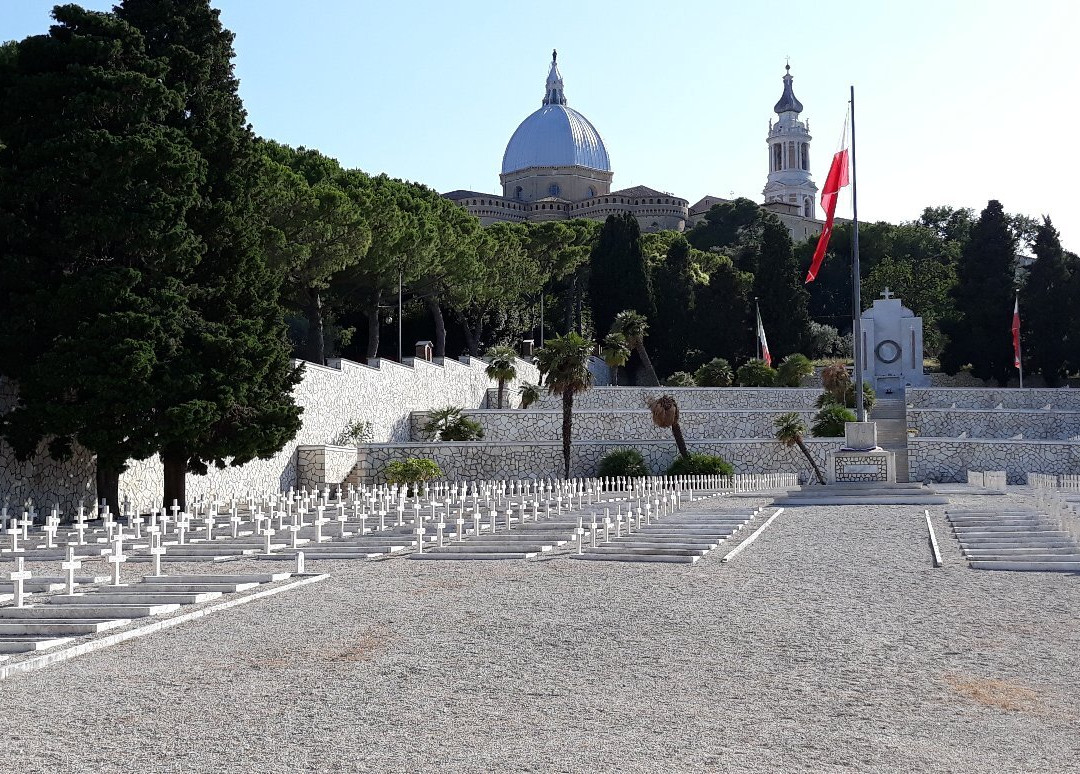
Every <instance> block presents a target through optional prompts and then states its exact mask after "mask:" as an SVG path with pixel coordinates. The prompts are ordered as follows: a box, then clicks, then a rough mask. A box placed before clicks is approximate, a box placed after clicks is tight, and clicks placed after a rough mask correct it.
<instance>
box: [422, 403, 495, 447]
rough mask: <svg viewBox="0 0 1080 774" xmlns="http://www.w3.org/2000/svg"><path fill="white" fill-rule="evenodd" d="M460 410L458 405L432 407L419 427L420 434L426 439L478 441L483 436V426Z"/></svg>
mask: <svg viewBox="0 0 1080 774" xmlns="http://www.w3.org/2000/svg"><path fill="white" fill-rule="evenodd" d="M462 410H463V409H461V408H459V407H458V406H447V407H446V408H441V409H432V410H431V411H429V412H428V421H427V422H425V423H424V426H423V427H421V428H420V432H421V434H422V435H423V436H424V438H426V439H428V440H434V439H436V438H438V439H439V440H440V441H479V440H480V439H481V438H483V437H484V428H483V427H482V426H481V425H480V423H479V422H477V421H476V420H475V419H469V418H468V417H465V416H462V415H461V412H462Z"/></svg>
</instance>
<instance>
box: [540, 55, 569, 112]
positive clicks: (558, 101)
mask: <svg viewBox="0 0 1080 774" xmlns="http://www.w3.org/2000/svg"><path fill="white" fill-rule="evenodd" d="M558 58H559V52H558V51H557V50H555V49H552V51H551V69H550V70H548V77H547V84H546V85H545V86H544V102H543V104H544V105H565V104H566V93H565V92H564V91H563V79H562V74H561V73H560V72H559V65H558V64H557V61H558Z"/></svg>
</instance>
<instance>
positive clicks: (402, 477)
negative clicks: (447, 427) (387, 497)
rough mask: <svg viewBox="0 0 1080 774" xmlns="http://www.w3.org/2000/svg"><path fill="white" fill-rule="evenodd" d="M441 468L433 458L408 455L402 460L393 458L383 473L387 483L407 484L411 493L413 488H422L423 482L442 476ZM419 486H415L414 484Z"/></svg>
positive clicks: (410, 493)
mask: <svg viewBox="0 0 1080 774" xmlns="http://www.w3.org/2000/svg"><path fill="white" fill-rule="evenodd" d="M442 474H443V472H442V469H441V468H440V467H439V465H438V464H437V463H436V462H435V460H429V459H425V458H423V457H409V458H408V459H404V460H394V461H393V462H391V463H389V464H388V465H387V466H386V470H384V471H383V475H384V476H385V477H386V483H388V484H407V485H408V486H409V492H408V493H409V495H412V494H413V490H414V488H422V487H423V484H424V482H426V481H434V480H435V479H437V478H442ZM417 484H419V485H420V486H419V487H417V486H416V485H417Z"/></svg>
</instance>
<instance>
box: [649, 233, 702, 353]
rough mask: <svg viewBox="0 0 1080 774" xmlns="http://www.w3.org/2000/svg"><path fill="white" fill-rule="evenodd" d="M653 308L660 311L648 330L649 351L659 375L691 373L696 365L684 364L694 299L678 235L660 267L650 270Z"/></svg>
mask: <svg viewBox="0 0 1080 774" xmlns="http://www.w3.org/2000/svg"><path fill="white" fill-rule="evenodd" d="M654 277H655V279H654V282H653V287H655V288H656V305H657V307H658V308H661V309H663V310H664V314H663V315H662V316H661V315H658V316H657V318H656V320H655V322H654V324H653V326H652V331H651V333H652V339H653V347H652V348H653V351H654V352H655V353H656V358H655V359H656V364H657V368H658V369H659V371H660V373H663V374H670V373H672V372H674V371H679V370H690V371H692V370H694V368H696V367H697V366H698V365H700V363H694V364H689V363H687V361H686V353H687V350H689V349H690V348H691V341H692V340H696V339H697V338H698V337H695V336H694V330H693V319H694V313H695V311H696V296H695V290H696V288H695V286H694V276H693V267H692V266H691V261H690V243H689V242H687V241H686V238H685V237H683V236H682V235H681V234H680V235H679V236H677V237H675V239H673V240H672V242H671V246H670V247H668V251H667V255H666V256H665V258H664V261H663V263H660V264H658V265H657V266H656V268H655V269H654Z"/></svg>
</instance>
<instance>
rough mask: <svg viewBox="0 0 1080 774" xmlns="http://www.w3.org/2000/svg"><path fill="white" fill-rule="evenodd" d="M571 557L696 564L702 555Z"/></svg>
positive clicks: (601, 555) (591, 559)
mask: <svg viewBox="0 0 1080 774" xmlns="http://www.w3.org/2000/svg"><path fill="white" fill-rule="evenodd" d="M570 558H571V559H584V560H586V561H592V562H656V563H662V564H694V563H695V562H697V560H698V559H700V558H701V557H700V556H666V555H663V554H649V555H638V554H627V553H618V554H598V553H588V554H570Z"/></svg>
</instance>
